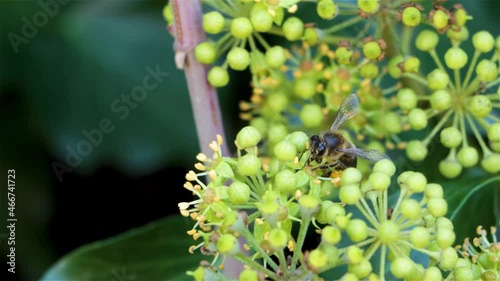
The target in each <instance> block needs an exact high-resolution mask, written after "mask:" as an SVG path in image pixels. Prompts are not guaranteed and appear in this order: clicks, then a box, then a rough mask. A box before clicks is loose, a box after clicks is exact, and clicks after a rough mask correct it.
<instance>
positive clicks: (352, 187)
mask: <svg viewBox="0 0 500 281" xmlns="http://www.w3.org/2000/svg"><path fill="white" fill-rule="evenodd" d="M339 198H340V200H342V202H345V203H346V204H350V205H352V204H355V203H356V202H358V201H359V199H360V198H361V190H360V189H359V185H358V184H346V185H342V186H341V187H340V192H339Z"/></svg>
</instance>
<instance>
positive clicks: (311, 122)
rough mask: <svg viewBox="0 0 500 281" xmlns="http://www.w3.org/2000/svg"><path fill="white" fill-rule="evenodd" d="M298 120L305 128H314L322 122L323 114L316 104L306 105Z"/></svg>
mask: <svg viewBox="0 0 500 281" xmlns="http://www.w3.org/2000/svg"><path fill="white" fill-rule="evenodd" d="M299 117H300V120H302V123H304V126H306V127H307V128H314V127H318V126H319V125H321V122H323V112H322V110H321V107H320V106H319V105H318V104H306V105H304V107H302V110H301V111H300V113H299Z"/></svg>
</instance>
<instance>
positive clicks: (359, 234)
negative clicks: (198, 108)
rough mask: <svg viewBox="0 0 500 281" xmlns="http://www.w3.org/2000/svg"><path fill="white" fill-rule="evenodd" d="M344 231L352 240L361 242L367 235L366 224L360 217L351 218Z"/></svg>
mask: <svg viewBox="0 0 500 281" xmlns="http://www.w3.org/2000/svg"><path fill="white" fill-rule="evenodd" d="M346 233H347V235H349V238H351V240H352V241H353V242H355V243H356V242H361V241H363V240H365V239H366V237H368V226H367V225H366V222H365V221H364V220H361V219H352V220H351V221H349V224H348V225H347V228H346Z"/></svg>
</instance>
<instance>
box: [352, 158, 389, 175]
mask: <svg viewBox="0 0 500 281" xmlns="http://www.w3.org/2000/svg"><path fill="white" fill-rule="evenodd" d="M373 172H380V173H384V174H386V175H388V176H389V177H390V176H392V175H394V173H396V166H395V165H394V163H393V162H392V161H391V160H389V159H382V160H379V161H377V163H375V166H373ZM344 173H345V171H344Z"/></svg>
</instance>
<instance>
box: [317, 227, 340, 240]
mask: <svg viewBox="0 0 500 281" xmlns="http://www.w3.org/2000/svg"><path fill="white" fill-rule="evenodd" d="M341 238H342V233H341V232H340V229H338V228H336V227H333V226H331V225H328V226H325V228H323V230H322V232H321V239H322V240H323V241H324V242H326V243H328V244H331V245H335V244H337V243H338V242H340V239H341Z"/></svg>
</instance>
